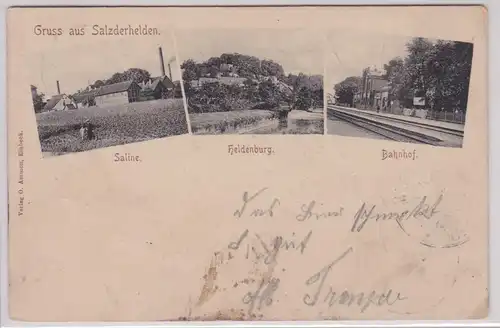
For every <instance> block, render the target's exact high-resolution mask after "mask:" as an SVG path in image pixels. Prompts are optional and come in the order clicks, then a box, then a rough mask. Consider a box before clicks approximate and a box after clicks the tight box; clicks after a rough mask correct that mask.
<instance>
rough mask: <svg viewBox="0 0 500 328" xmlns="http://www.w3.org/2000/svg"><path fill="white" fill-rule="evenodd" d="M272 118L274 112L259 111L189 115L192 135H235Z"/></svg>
mask: <svg viewBox="0 0 500 328" xmlns="http://www.w3.org/2000/svg"><path fill="white" fill-rule="evenodd" d="M274 118H276V112H275V111H270V110H259V109H252V110H241V111H230V112H214V113H200V114H190V115H189V119H190V121H191V129H192V131H193V133H194V134H220V133H232V132H234V133H237V130H238V129H240V128H244V127H247V126H251V125H254V124H257V123H260V122H262V121H265V120H272V119H274Z"/></svg>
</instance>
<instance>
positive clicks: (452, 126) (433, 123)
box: [329, 105, 464, 132]
mask: <svg viewBox="0 0 500 328" xmlns="http://www.w3.org/2000/svg"><path fill="white" fill-rule="evenodd" d="M329 107H334V108H339V109H343V110H349V111H351V112H354V113H355V112H359V113H362V114H368V115H373V116H375V117H376V116H379V117H386V118H390V119H393V120H400V121H407V122H409V123H417V124H421V125H429V126H431V127H438V128H444V129H450V130H455V131H461V132H464V124H458V123H451V122H443V121H437V120H427V119H423V118H419V117H410V116H404V115H396V114H389V113H377V112H376V111H374V110H362V109H358V108H352V107H343V106H337V105H330V106H329Z"/></svg>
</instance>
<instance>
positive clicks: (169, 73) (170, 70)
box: [168, 63, 172, 81]
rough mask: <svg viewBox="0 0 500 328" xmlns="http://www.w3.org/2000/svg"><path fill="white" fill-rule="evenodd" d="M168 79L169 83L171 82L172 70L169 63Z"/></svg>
mask: <svg viewBox="0 0 500 328" xmlns="http://www.w3.org/2000/svg"><path fill="white" fill-rule="evenodd" d="M168 77H169V78H170V81H172V69H170V63H168Z"/></svg>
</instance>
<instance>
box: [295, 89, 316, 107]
mask: <svg viewBox="0 0 500 328" xmlns="http://www.w3.org/2000/svg"><path fill="white" fill-rule="evenodd" d="M312 106H313V92H312V91H311V89H310V88H306V87H303V88H301V89H300V90H299V92H298V93H297V100H296V102H295V108H296V109H299V110H309V108H311V107H312Z"/></svg>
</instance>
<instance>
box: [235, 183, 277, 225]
mask: <svg viewBox="0 0 500 328" xmlns="http://www.w3.org/2000/svg"><path fill="white" fill-rule="evenodd" d="M267 189H268V188H262V189H261V190H259V191H258V192H256V193H255V194H253V195H251V196H250V195H249V194H248V192H247V191H245V192H244V193H243V197H242V200H243V204H242V205H241V207H240V208H239V209H237V210H236V211H234V214H233V215H234V216H235V217H238V218H241V217H242V216H243V214H244V213H245V210H246V209H247V205H248V204H249V203H251V202H252V201H253V200H254V199H256V198H257V197H258V196H259V195H261V194H262V193H263V192H264V191H266V190H267ZM278 205H280V201H279V199H278V198H274V199H273V200H272V202H271V204H270V205H269V206H268V207H266V208H253V209H252V210H250V216H253V217H262V216H270V217H272V216H273V215H274V209H275V208H276V207H277V206H278Z"/></svg>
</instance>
